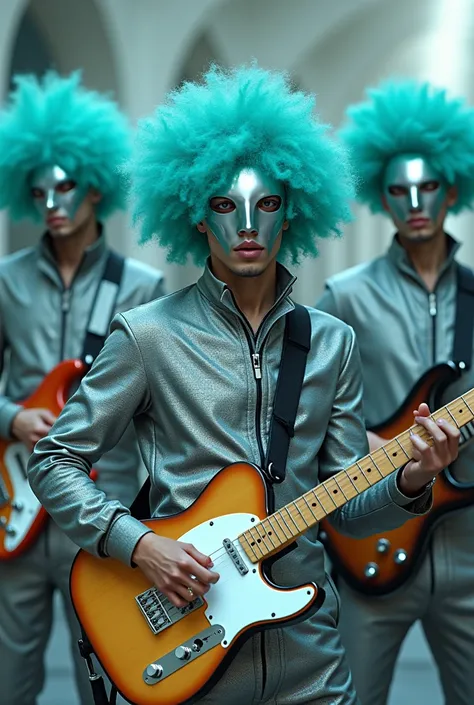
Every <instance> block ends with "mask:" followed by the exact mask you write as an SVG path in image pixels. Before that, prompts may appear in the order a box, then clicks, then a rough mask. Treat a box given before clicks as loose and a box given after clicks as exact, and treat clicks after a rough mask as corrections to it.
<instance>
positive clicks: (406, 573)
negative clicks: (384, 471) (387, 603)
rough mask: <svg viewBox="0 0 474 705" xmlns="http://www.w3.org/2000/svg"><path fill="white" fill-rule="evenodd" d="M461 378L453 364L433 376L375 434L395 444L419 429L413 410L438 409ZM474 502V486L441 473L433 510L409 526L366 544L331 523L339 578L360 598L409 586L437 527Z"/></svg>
mask: <svg viewBox="0 0 474 705" xmlns="http://www.w3.org/2000/svg"><path fill="white" fill-rule="evenodd" d="M458 377H459V372H458V370H457V369H456V368H455V367H454V365H452V364H441V365H437V366H436V367H433V368H432V369H431V370H428V371H427V372H426V374H425V375H423V377H422V378H421V379H420V380H419V382H418V383H417V384H416V385H415V387H414V388H413V390H412V391H411V393H410V394H409V396H408V398H407V399H406V401H405V402H404V403H403V404H402V406H401V407H400V409H399V411H397V413H396V414H394V416H392V417H391V419H389V420H388V421H387V422H385V423H384V424H381V425H379V426H377V427H374V428H372V429H371V430H372V431H374V433H377V434H378V435H380V436H382V438H387V439H389V438H394V437H395V436H397V435H398V434H399V433H400V432H401V431H402V430H404V429H406V428H410V426H412V425H413V410H414V409H416V408H418V406H419V405H420V404H421V402H424V401H426V402H428V403H429V405H430V408H431V409H433V408H437V405H438V404H437V397H439V395H440V394H441V392H442V391H443V390H444V389H445V388H446V386H448V384H450V383H452V382H453V381H454V380H455V379H456V378H458ZM473 502H474V486H472V487H471V486H469V485H464V486H463V485H459V484H456V482H455V480H454V478H452V476H451V475H450V474H449V471H447V472H446V471H445V472H443V473H441V474H440V475H439V476H438V478H437V480H436V482H435V484H434V486H433V508H432V509H431V511H430V512H429V513H428V514H426V515H424V516H418V517H415V518H413V519H409V520H408V521H407V522H405V524H403V526H401V527H399V528H398V529H394V530H392V531H384V532H382V533H378V534H374V535H373V536H370V537H368V538H364V539H354V538H351V537H348V536H343V535H342V534H340V533H339V532H337V531H336V530H335V529H334V528H333V527H332V526H331V524H330V523H329V521H328V520H327V519H325V520H324V521H323V522H321V529H322V532H324V533H323V536H321V539H322V540H323V542H324V545H325V547H326V550H327V552H328V555H329V557H330V559H331V561H332V563H333V565H334V568H335V570H336V573H337V574H339V575H341V576H342V577H343V578H344V580H345V581H346V582H347V583H348V584H349V585H350V586H351V587H352V588H353V589H354V590H357V591H358V592H361V593H364V594H367V595H385V594H388V593H390V592H392V591H393V590H396V589H397V588H399V587H400V586H401V585H403V584H404V583H405V582H406V581H407V580H408V579H409V578H410V577H411V576H412V575H413V574H414V573H415V572H416V570H417V569H418V567H419V565H420V562H421V560H422V558H423V556H424V554H425V553H426V549H427V544H428V538H429V535H430V532H431V530H432V529H433V527H434V526H435V524H436V523H437V522H438V521H439V520H440V519H441V518H442V517H443V516H444V515H445V514H446V513H447V512H451V511H454V510H456V509H460V508H462V507H465V506H468V505H470V504H472V503H473Z"/></svg>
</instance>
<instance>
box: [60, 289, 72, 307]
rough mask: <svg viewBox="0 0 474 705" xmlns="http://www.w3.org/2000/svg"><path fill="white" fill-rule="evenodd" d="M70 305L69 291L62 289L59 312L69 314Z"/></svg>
mask: <svg viewBox="0 0 474 705" xmlns="http://www.w3.org/2000/svg"><path fill="white" fill-rule="evenodd" d="M70 305H71V289H64V291H63V296H62V302H61V311H62V312H63V313H69V308H70Z"/></svg>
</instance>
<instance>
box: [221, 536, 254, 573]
mask: <svg viewBox="0 0 474 705" xmlns="http://www.w3.org/2000/svg"><path fill="white" fill-rule="evenodd" d="M222 545H223V546H224V548H225V550H226V552H227V555H228V556H229V558H230V559H231V561H232V563H233V564H234V565H235V567H236V568H237V570H238V571H239V573H240V575H247V573H248V572H249V569H248V568H247V566H246V565H245V563H244V562H243V560H242V558H241V555H240V553H239V552H238V550H237V548H236V547H235V545H234V542H233V541H231V540H230V539H224V540H223V542H222Z"/></svg>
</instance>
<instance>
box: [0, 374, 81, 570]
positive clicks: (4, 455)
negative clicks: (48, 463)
mask: <svg viewBox="0 0 474 705" xmlns="http://www.w3.org/2000/svg"><path fill="white" fill-rule="evenodd" d="M86 371H87V367H86V366H85V365H84V364H83V363H82V362H81V361H80V360H66V361H65V362H61V363H60V364H59V365H57V367H55V368H54V369H53V370H52V371H51V372H50V373H49V374H48V375H47V376H46V377H45V378H44V380H43V381H42V383H41V384H40V386H39V387H38V389H37V390H36V391H35V392H34V393H33V394H32V395H31V397H29V399H27V400H26V401H25V402H23V404H22V406H24V407H25V409H35V408H43V409H49V411H51V412H52V413H53V414H54V415H55V416H57V415H58V414H59V412H60V411H61V409H62V408H63V407H64V405H65V403H66V401H67V399H68V396H69V390H70V389H71V386H72V385H73V384H74V383H75V382H76V381H77V380H78V379H80V378H81V377H83V375H84V374H85V372H86ZM28 456H29V451H28V449H27V448H26V447H25V446H23V444H21V443H20V442H19V441H5V440H0V560H9V559H11V558H15V557H16V556H18V555H19V554H20V553H22V552H23V551H24V550H25V549H26V548H28V546H30V545H31V543H32V542H33V541H34V540H35V538H36V537H37V535H38V533H39V532H40V531H41V529H42V527H43V525H44V523H45V521H46V520H47V516H48V515H47V513H46V511H45V510H44V509H43V508H42V506H41V505H40V504H39V502H38V500H37V499H36V497H35V496H34V495H33V493H32V491H31V489H30V488H29V485H28V483H27V480H26V464H27V462H28Z"/></svg>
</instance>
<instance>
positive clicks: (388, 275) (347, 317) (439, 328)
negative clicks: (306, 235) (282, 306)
mask: <svg viewBox="0 0 474 705" xmlns="http://www.w3.org/2000/svg"><path fill="white" fill-rule="evenodd" d="M448 245H449V248H448V252H449V254H448V257H447V259H446V261H445V262H444V264H443V266H442V268H441V270H440V272H439V277H438V281H437V283H436V287H435V289H434V291H433V292H432V293H430V292H429V291H428V290H427V288H426V285H425V283H424V282H423V280H422V279H421V277H420V276H419V275H418V273H417V272H416V270H415V269H414V267H413V265H412V264H411V262H410V260H409V258H408V256H407V253H406V251H405V250H404V248H403V247H401V245H400V244H399V243H398V241H397V239H396V238H394V240H393V242H392V245H391V247H390V249H389V250H388V252H387V253H386V254H385V255H383V256H382V257H378V258H377V259H375V260H373V261H371V262H369V263H366V264H362V265H359V266H356V267H353V268H351V269H349V270H346V271H345V272H342V273H340V274H337V275H336V276H334V277H332V278H330V279H329V280H328V281H327V286H326V290H325V292H324V294H323V295H322V297H321V299H320V300H319V301H318V303H317V304H316V306H317V308H319V309H321V310H323V311H326V312H328V313H331V314H333V315H334V316H337V317H338V318H340V319H342V320H343V321H345V322H346V323H348V324H349V325H350V326H351V327H352V328H353V329H354V331H355V333H356V337H357V342H358V345H359V349H360V354H361V360H362V369H363V375H364V412H365V416H366V421H367V426H369V427H370V426H373V425H374V424H377V423H381V422H383V421H384V420H386V419H388V418H389V417H390V416H391V415H392V414H393V413H395V412H396V411H397V409H398V408H399V406H400V405H401V404H402V402H403V401H404V400H405V398H406V396H407V395H408V393H409V391H410V390H411V388H412V387H413V385H414V384H415V382H416V381H417V380H418V379H419V378H420V377H421V376H422V375H423V373H424V372H426V371H427V370H428V369H429V368H430V367H432V366H433V365H434V364H437V363H440V362H446V361H447V360H450V359H451V355H452V349H453V340H454V324H455V309H456V287H457V284H456V273H457V266H456V260H455V254H456V252H457V250H458V249H459V244H458V243H457V242H456V241H455V240H454V239H453V238H451V237H450V236H448ZM472 387H474V370H473V369H471V371H469V372H466V373H464V374H463V375H462V377H461V378H460V379H459V380H458V381H456V382H455V383H454V384H452V385H450V386H449V388H448V389H447V390H446V393H445V395H444V398H443V399H442V403H443V404H444V403H447V402H448V401H450V400H451V399H454V398H455V397H457V396H459V395H460V394H463V393H464V392H466V391H467V390H468V389H471V388H472ZM451 470H452V471H453V472H454V475H455V476H456V477H457V479H458V480H460V481H462V482H474V444H468V445H467V446H466V447H465V448H462V449H461V450H460V453H459V457H458V459H457V460H456V462H455V463H453V465H452V466H451ZM443 524H446V527H445V529H446V531H447V532H448V533H449V534H450V535H453V534H464V535H466V537H467V536H469V537H470V541H471V545H472V533H473V530H474V510H473V509H471V508H469V509H464V510H462V511H460V512H456V513H454V514H450V515H449V518H445V519H444V522H443Z"/></svg>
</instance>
